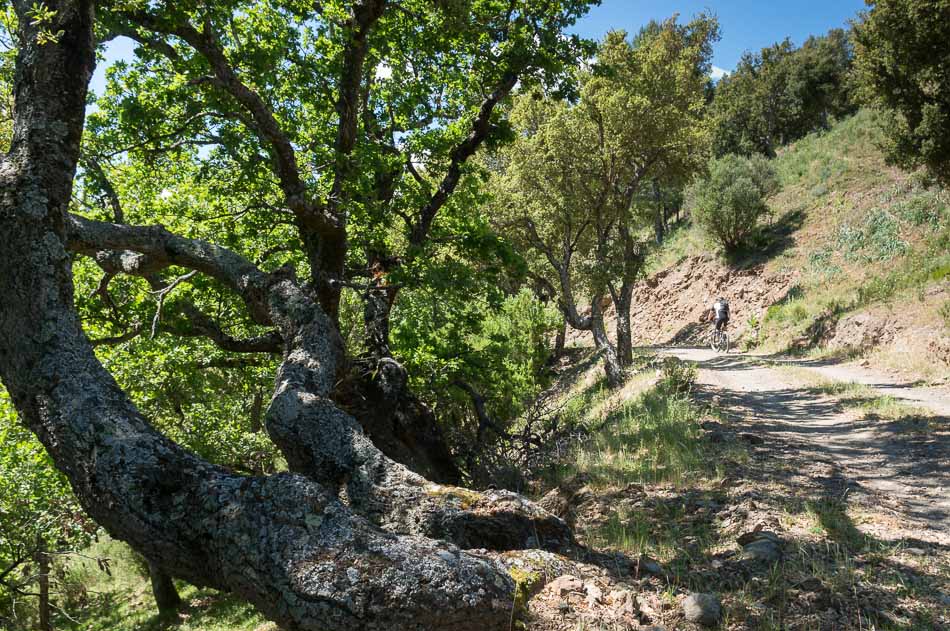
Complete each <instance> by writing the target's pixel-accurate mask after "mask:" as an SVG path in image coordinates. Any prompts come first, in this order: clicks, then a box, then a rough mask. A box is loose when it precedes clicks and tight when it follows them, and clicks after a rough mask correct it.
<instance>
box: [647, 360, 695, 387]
mask: <svg viewBox="0 0 950 631" xmlns="http://www.w3.org/2000/svg"><path fill="white" fill-rule="evenodd" d="M697 374H698V370H697V369H696V365H695V364H691V363H688V362H684V361H683V360H681V359H679V358H678V357H665V358H664V359H663V361H662V362H661V364H660V381H659V383H657V389H658V390H659V391H660V392H663V393H666V394H687V393H689V391H690V390H692V389H693V385H694V384H695V383H696V376H697Z"/></svg>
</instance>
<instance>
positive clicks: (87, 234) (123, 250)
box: [66, 214, 274, 324]
mask: <svg viewBox="0 0 950 631" xmlns="http://www.w3.org/2000/svg"><path fill="white" fill-rule="evenodd" d="M66 227H67V234H68V236H67V247H68V248H69V249H70V250H72V251H74V252H79V253H82V254H86V255H88V256H91V257H93V258H95V259H96V260H97V261H99V262H100V264H101V263H102V261H107V263H108V264H111V265H114V266H115V268H116V269H118V270H119V271H122V272H125V273H129V274H136V275H139V276H143V275H145V274H147V273H149V272H154V271H158V270H160V269H163V268H165V267H168V266H171V265H179V266H181V267H186V268H188V269H193V270H197V271H199V272H202V273H203V274H207V275H208V276H211V277H212V278H215V279H216V280H218V281H220V282H222V283H223V284H224V285H225V286H227V287H229V288H230V289H232V290H233V291H235V292H236V293H237V294H238V295H239V296H241V298H243V299H244V302H245V303H246V304H247V306H248V308H249V309H250V311H251V314H252V315H253V316H254V319H255V320H256V321H257V322H259V323H260V324H270V315H269V309H268V307H267V300H266V295H267V290H268V286H269V285H270V283H272V282H273V280H274V278H273V275H271V274H266V273H265V272H263V271H261V270H260V269H258V268H257V267H256V266H255V265H253V264H252V263H251V262H250V261H248V260H247V259H245V258H244V257H242V256H240V255H239V254H237V253H235V252H233V251H231V250H229V249H227V248H224V247H221V246H218V245H214V244H211V243H208V242H206V241H201V240H198V239H188V238H185V237H182V236H179V235H176V234H173V233H171V232H169V231H168V230H166V229H165V228H164V227H162V226H126V225H120V224H114V223H106V222H102V221H94V220H92V219H86V218H85V217H81V216H79V215H74V214H68V215H67V216H66ZM104 251H105V253H103V252H104Z"/></svg>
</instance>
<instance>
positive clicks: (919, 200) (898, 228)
mask: <svg viewBox="0 0 950 631" xmlns="http://www.w3.org/2000/svg"><path fill="white" fill-rule="evenodd" d="M879 134H880V131H879V129H878V127H877V124H876V121H875V120H874V115H873V113H871V112H867V111H865V112H860V113H859V114H857V115H856V116H854V117H852V118H850V119H847V120H845V121H842V122H841V123H839V124H838V125H837V126H836V127H834V128H833V129H831V130H830V131H828V132H826V133H820V134H813V135H811V136H809V137H807V138H805V139H803V140H801V141H799V142H797V143H795V144H793V145H791V146H789V147H787V148H786V149H785V150H784V151H783V152H782V153H781V154H780V155H779V156H778V157H777V158H776V159H775V163H774V164H775V167H776V170H777V171H778V173H779V176H780V178H781V181H782V185H783V188H782V190H781V192H779V193H778V194H777V195H775V196H774V197H773V198H772V199H771V200H769V204H770V208H771V210H772V217H771V221H770V222H769V223H767V224H765V225H763V226H762V234H761V237H760V238H759V241H758V243H757V244H756V245H755V246H754V247H752V248H750V253H749V254H748V255H746V256H745V257H744V258H742V259H741V260H738V261H728V262H727V261H725V260H723V259H721V258H717V257H715V256H714V255H712V254H710V253H711V252H714V251H715V248H714V246H713V245H712V244H711V243H709V242H707V241H706V239H705V238H704V236H703V235H702V233H701V232H700V231H699V230H698V228H697V227H695V226H686V227H683V228H680V229H679V230H678V231H676V232H674V233H673V235H672V237H671V239H670V240H669V242H668V243H667V244H666V246H665V247H664V248H663V249H662V250H660V251H659V253H658V254H657V255H655V257H654V258H653V260H651V261H650V263H649V270H650V273H649V275H648V277H647V279H646V280H645V281H644V282H642V283H641V285H640V287H639V288H638V291H637V296H636V300H635V305H634V309H633V315H634V317H635V318H636V321H637V322H638V324H639V333H640V340H641V342H642V343H652V344H657V343H668V342H674V341H675V342H685V341H697V340H699V339H701V338H700V335H701V334H702V328H701V327H699V326H698V325H697V324H696V321H697V319H698V317H699V315H700V314H701V312H702V309H703V308H705V305H707V304H708V303H709V302H711V300H713V299H714V298H715V297H716V296H717V295H723V296H725V297H726V298H727V299H729V300H730V302H731V304H732V307H733V314H734V317H733V323H732V331H733V337H734V338H741V339H742V340H743V341H744V343H745V344H746V345H748V346H755V347H757V348H758V350H761V351H765V352H782V351H796V352H802V351H808V352H811V353H813V354H818V355H828V354H835V355H840V356H847V357H854V356H862V357H863V358H864V360H865V361H867V362H870V363H873V364H875V365H877V366H880V367H882V368H887V369H890V370H894V371H899V372H904V373H907V374H908V375H910V376H914V377H920V378H926V379H930V380H938V381H939V380H941V379H945V378H946V377H947V376H948V375H950V205H948V199H950V194H948V192H947V191H946V190H943V189H940V188H937V187H933V186H927V184H926V183H925V182H923V181H922V178H921V177H920V176H919V175H918V174H908V173H905V172H902V171H900V170H898V169H896V168H893V167H890V166H887V165H886V164H885V163H884V159H883V156H882V154H881V152H880V150H879V149H878V146H877V145H878V141H879Z"/></svg>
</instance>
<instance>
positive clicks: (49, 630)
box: [35, 537, 53, 631]
mask: <svg viewBox="0 0 950 631" xmlns="http://www.w3.org/2000/svg"><path fill="white" fill-rule="evenodd" d="M35 560H36V577H37V578H36V580H37V583H38V586H39V590H40V591H39V594H38V596H37V600H38V606H37V612H38V614H39V621H38V623H37V629H38V630H39V631H53V624H52V622H51V621H50V615H49V614H50V606H49V554H47V553H46V542H45V541H43V538H42V537H37V539H36V554H35Z"/></svg>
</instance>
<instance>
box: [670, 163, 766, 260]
mask: <svg viewBox="0 0 950 631" xmlns="http://www.w3.org/2000/svg"><path fill="white" fill-rule="evenodd" d="M777 189H778V178H777V177H776V175H775V169H774V168H773V167H772V165H771V163H770V162H769V161H768V160H767V159H766V158H764V157H762V156H758V155H756V156H752V157H750V158H745V157H741V156H737V155H726V156H723V157H722V158H718V159H716V160H713V161H712V162H710V164H709V175H708V176H707V177H705V178H702V179H699V180H697V181H695V182H694V183H693V184H691V185H690V186H689V188H688V189H687V190H686V206H687V208H688V209H689V212H690V213H691V214H692V216H693V218H694V219H695V220H696V221H697V223H699V225H700V226H702V227H703V229H704V230H705V231H706V232H708V233H709V235H710V236H711V237H712V238H713V239H715V240H716V241H717V242H718V243H719V244H720V245H722V247H723V248H724V249H725V250H726V252H734V251H736V250H738V249H739V248H740V247H741V246H742V245H744V244H746V243H747V242H748V241H749V238H750V237H751V236H752V235H753V233H754V232H755V229H756V226H757V225H758V223H759V219H760V218H762V217H763V216H765V215H767V214H768V212H769V207H768V205H767V204H766V203H765V199H766V197H768V196H769V195H771V194H772V193H774V192H775V191H776V190H777Z"/></svg>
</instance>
